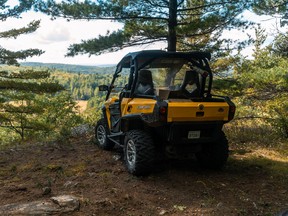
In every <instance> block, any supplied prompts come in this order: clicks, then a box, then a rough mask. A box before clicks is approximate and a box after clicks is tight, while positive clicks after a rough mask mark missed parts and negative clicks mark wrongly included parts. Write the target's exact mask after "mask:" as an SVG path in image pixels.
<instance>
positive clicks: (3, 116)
mask: <svg viewBox="0 0 288 216" xmlns="http://www.w3.org/2000/svg"><path fill="white" fill-rule="evenodd" d="M0 3H1V4H0V21H1V22H5V20H6V19H7V18H8V17H16V18H18V17H19V16H20V14H21V13H22V12H24V11H26V10H29V9H30V8H31V7H32V4H33V1H29V0H28V1H27V0H20V1H19V4H18V5H16V6H14V7H13V8H10V7H9V6H8V5H7V4H6V3H7V2H6V1H5V0H3V1H0ZM39 24H40V21H32V22H31V23H29V24H28V25H27V26H26V27H23V28H19V29H11V30H8V31H5V32H0V38H7V39H16V38H17V37H18V36H19V35H22V34H28V33H32V32H34V31H36V30H37V28H38V27H39ZM42 53H43V51H42V50H39V49H27V50H20V51H10V50H7V49H5V48H3V47H2V46H1V45H0V63H1V64H2V65H1V67H0V127H2V128H3V127H4V128H8V129H11V130H13V131H14V132H16V133H17V134H19V135H20V136H21V138H22V140H23V139H24V137H25V132H26V130H41V129H42V128H43V127H44V126H43V125H40V124H37V122H36V121H35V117H37V116H39V115H40V114H41V113H42V112H43V109H44V107H40V106H39V105H37V104H35V98H36V96H37V95H41V94H44V93H55V92H58V91H60V90H63V87H62V86H60V85H59V84H57V83H55V82H51V81H48V77H49V76H50V73H49V72H48V71H34V70H32V69H26V70H21V69H20V68H19V67H8V66H4V65H3V64H7V65H15V66H19V63H18V60H23V59H26V58H28V57H32V56H37V55H41V54H42Z"/></svg>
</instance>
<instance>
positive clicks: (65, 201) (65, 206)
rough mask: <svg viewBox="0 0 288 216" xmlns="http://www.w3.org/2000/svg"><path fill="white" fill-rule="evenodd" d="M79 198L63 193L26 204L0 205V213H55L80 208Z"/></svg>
mask: <svg viewBox="0 0 288 216" xmlns="http://www.w3.org/2000/svg"><path fill="white" fill-rule="evenodd" d="M79 207H80V202H79V199H78V198H76V197H74V196H70V195H62V196H57V197H51V198H50V199H49V200H44V201H34V202H30V203H24V204H17V203H14V204H8V205H4V206H0V215H54V214H59V213H68V212H73V211H76V210H78V209H79Z"/></svg>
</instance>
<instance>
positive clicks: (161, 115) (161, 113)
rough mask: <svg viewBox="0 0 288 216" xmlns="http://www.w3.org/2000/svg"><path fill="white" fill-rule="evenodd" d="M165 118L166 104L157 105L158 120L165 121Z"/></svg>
mask: <svg viewBox="0 0 288 216" xmlns="http://www.w3.org/2000/svg"><path fill="white" fill-rule="evenodd" d="M166 118H167V107H166V106H160V107H159V120H160V121H162V122H163V121H166Z"/></svg>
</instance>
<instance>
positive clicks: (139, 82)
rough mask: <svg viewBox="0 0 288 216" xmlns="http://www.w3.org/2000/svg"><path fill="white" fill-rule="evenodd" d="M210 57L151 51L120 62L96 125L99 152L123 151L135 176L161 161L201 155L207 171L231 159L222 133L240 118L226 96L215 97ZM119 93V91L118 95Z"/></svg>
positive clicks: (206, 54)
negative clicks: (234, 120) (226, 126)
mask: <svg viewBox="0 0 288 216" xmlns="http://www.w3.org/2000/svg"><path fill="white" fill-rule="evenodd" d="M210 58H211V55H210V53H206V52H198V51H194V52H185V53H184V52H166V51H161V50H150V51H149V50H146V51H140V52H133V53H129V54H127V55H126V56H124V57H123V59H122V60H121V61H120V62H119V63H118V65H117V67H116V71H115V73H114V75H113V78H112V81H111V83H110V84H109V85H101V86H99V90H100V91H107V96H106V102H105V104H104V106H103V108H102V110H103V118H102V119H100V120H99V121H98V122H97V124H96V127H95V137H96V140H97V142H98V145H99V147H100V148H102V149H105V150H111V149H112V148H113V147H114V145H115V144H116V145H119V146H120V147H123V151H124V161H125V164H126V167H127V169H128V171H129V172H130V173H131V174H133V175H137V176H139V175H146V174H148V173H150V172H151V171H152V170H153V167H154V165H155V161H156V160H159V158H163V159H164V158H178V159H179V158H187V157H190V156H196V158H197V160H198V161H199V164H200V165H201V166H203V167H207V168H221V167H223V166H224V165H225V163H226V161H227V158H228V141H227V139H226V136H225V134H224V133H223V131H222V127H223V125H224V124H225V123H227V122H229V121H231V120H232V119H233V117H234V114H235V105H234V103H233V102H232V101H231V100H230V99H229V97H226V96H218V95H217V96H216V95H212V94H211V88H212V80H213V74H212V72H211V69H210V66H209V60H210ZM117 90H119V92H117Z"/></svg>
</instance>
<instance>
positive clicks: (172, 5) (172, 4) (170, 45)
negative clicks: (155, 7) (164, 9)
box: [168, 0, 177, 52]
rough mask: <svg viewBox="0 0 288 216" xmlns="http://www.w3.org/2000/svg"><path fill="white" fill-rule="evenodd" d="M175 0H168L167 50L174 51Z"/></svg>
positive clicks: (175, 41) (175, 39) (175, 40)
mask: <svg viewBox="0 0 288 216" xmlns="http://www.w3.org/2000/svg"><path fill="white" fill-rule="evenodd" d="M176 26H177V0H169V20H168V51H172V52H175V51H176V43H177V38H176Z"/></svg>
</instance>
